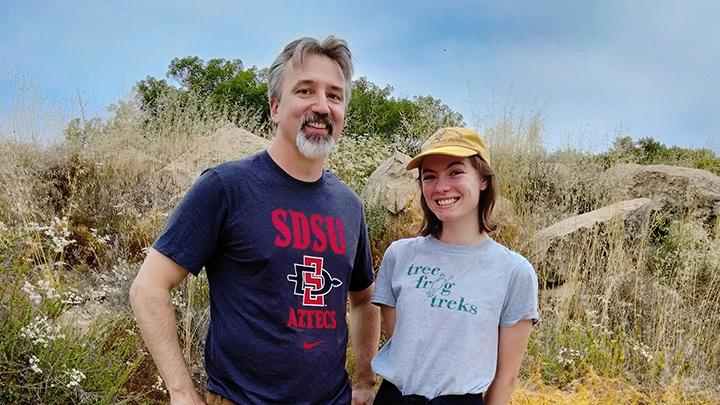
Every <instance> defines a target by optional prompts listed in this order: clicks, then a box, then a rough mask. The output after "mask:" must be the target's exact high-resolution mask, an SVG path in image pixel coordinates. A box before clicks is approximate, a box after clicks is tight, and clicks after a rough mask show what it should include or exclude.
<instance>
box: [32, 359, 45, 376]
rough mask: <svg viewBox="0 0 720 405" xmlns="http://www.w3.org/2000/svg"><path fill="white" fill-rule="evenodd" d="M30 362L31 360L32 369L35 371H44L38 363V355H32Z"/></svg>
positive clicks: (38, 372)
mask: <svg viewBox="0 0 720 405" xmlns="http://www.w3.org/2000/svg"><path fill="white" fill-rule="evenodd" d="M29 362H30V370H32V371H33V372H34V373H37V374H42V372H43V371H42V369H41V368H40V367H39V366H38V363H39V362H40V360H38V358H37V357H35V356H30V360H29Z"/></svg>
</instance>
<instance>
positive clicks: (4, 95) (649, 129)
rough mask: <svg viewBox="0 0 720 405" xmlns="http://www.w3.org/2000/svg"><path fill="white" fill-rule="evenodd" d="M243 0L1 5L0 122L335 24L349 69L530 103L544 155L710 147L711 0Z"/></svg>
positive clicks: (719, 85) (258, 56)
mask: <svg viewBox="0 0 720 405" xmlns="http://www.w3.org/2000/svg"><path fill="white" fill-rule="evenodd" d="M245 3H246V2H241V1H237V0H228V1H225V0H223V1H212V0H207V1H204V2H200V1H186V0H176V1H159V0H158V1H145V0H143V1H140V0H0V133H4V134H5V135H9V136H15V137H16V138H23V137H24V136H28V135H27V134H28V133H30V132H31V131H30V130H29V128H30V129H33V130H34V131H35V133H41V134H46V133H47V134H49V133H52V132H53V131H55V132H57V128H62V125H63V124H64V123H66V122H67V120H69V119H70V118H73V117H81V116H85V117H86V118H89V117H92V116H96V115H99V116H107V114H108V112H107V109H108V107H109V106H110V105H111V104H112V103H113V102H115V101H117V100H119V99H123V98H128V97H130V94H131V91H132V86H133V85H134V84H135V83H136V82H137V81H139V80H142V79H144V78H146V77H147V76H153V77H155V78H164V77H165V73H166V72H167V68H168V64H169V63H170V61H171V60H172V59H173V58H176V57H180V58H182V57H185V56H198V57H200V58H201V59H203V60H205V61H207V60H209V59H213V58H224V59H228V60H232V59H240V60H241V61H242V62H243V64H244V65H245V67H246V68H247V67H251V66H253V65H254V66H257V67H258V68H265V67H267V66H269V65H270V63H271V62H272V61H273V60H274V58H275V57H276V56H277V54H278V53H279V52H280V51H281V50H282V48H283V47H284V46H285V44H287V43H288V42H290V41H291V40H293V39H296V38H298V37H301V36H313V37H325V36H327V35H331V34H332V35H336V36H339V37H341V38H343V39H345V40H346V41H347V42H348V44H349V45H350V48H351V51H352V52H353V56H354V59H355V68H356V69H355V78H358V77H361V76H365V77H367V78H368V80H370V81H371V82H373V83H375V84H377V85H378V86H380V87H385V86H386V85H390V86H392V87H393V89H394V92H393V94H392V95H393V96H394V97H408V98H412V97H414V96H417V95H423V96H425V95H430V96H432V97H433V98H438V99H440V100H441V101H442V102H443V103H445V104H447V105H448V106H450V107H451V108H452V109H453V110H455V111H458V112H460V113H461V114H462V115H463V117H464V119H465V123H466V125H468V126H470V127H474V128H477V129H479V130H482V128H483V127H484V126H486V125H490V124H492V123H493V122H494V121H496V120H498V119H499V118H498V117H500V116H502V115H503V114H504V113H507V112H509V113H511V114H512V115H513V116H514V117H515V118H516V119H517V120H526V119H529V117H531V116H533V115H537V114H540V116H541V118H542V124H543V126H542V133H543V135H544V139H545V143H546V147H547V148H548V150H555V149H559V148H564V147H571V148H573V149H579V150H586V151H591V152H599V151H603V150H607V149H608V148H610V147H611V146H612V143H613V140H614V139H615V137H617V136H630V137H632V138H633V139H635V140H638V139H640V138H644V137H649V136H650V137H653V138H654V139H656V140H657V141H660V142H662V143H664V144H666V145H667V146H672V145H677V146H681V147H687V148H705V147H708V148H711V149H712V150H714V151H715V152H716V153H719V154H720V24H718V19H719V17H720V2H718V1H715V0H708V1H692V0H691V1H687V2H678V1H673V0H644V1H633V0H607V1H592V0H588V1H577V0H555V1H546V0H536V1H501V0H493V1H463V0H444V1H430V0H415V1H387V2H383V1H355V2H342V1H337V0H333V1H315V2H302V1H290V0H287V1H271V0H268V1H264V2H254V4H245ZM261 3H262V4H261Z"/></svg>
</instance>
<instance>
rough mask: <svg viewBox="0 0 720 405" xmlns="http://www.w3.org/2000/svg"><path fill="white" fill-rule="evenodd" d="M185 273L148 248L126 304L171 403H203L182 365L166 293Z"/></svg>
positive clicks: (170, 299) (173, 263) (169, 298)
mask: <svg viewBox="0 0 720 405" xmlns="http://www.w3.org/2000/svg"><path fill="white" fill-rule="evenodd" d="M187 275H188V272H187V270H185V269H184V268H182V267H180V266H179V265H178V264H177V263H175V262H174V261H172V260H171V259H170V258H168V257H167V256H165V255H163V254H162V253H160V252H158V251H157V250H155V249H152V248H151V249H150V252H149V253H148V256H147V258H145V262H143V264H142V266H141V267H140V271H139V272H138V275H137V277H135V281H134V282H133V284H132V287H130V304H131V305H132V309H133V312H135V317H136V318H137V322H138V325H140V330H141V331H142V335H143V338H144V339H145V344H146V345H147V348H148V350H149V351H150V354H151V355H152V357H153V359H154V360H155V364H156V365H157V368H158V370H159V371H160V375H161V376H162V378H163V380H164V381H165V385H166V386H167V388H168V391H169V392H170V401H171V403H172V404H205V401H203V399H202V398H201V397H200V395H199V394H198V392H197V391H196V390H195V387H194V385H193V381H192V377H191V376H190V371H189V370H188V368H187V366H186V365H185V358H184V357H183V354H182V350H181V349H180V343H179V342H178V337H177V324H176V319H175V309H174V308H173V305H172V297H171V295H170V292H171V291H172V289H173V288H174V287H175V286H176V285H178V284H179V283H180V282H181V281H182V280H183V279H185V277H186V276H187Z"/></svg>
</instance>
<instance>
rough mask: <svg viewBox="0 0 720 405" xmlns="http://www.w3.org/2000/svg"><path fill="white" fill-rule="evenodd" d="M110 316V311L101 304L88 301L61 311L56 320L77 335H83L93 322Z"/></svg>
mask: <svg viewBox="0 0 720 405" xmlns="http://www.w3.org/2000/svg"><path fill="white" fill-rule="evenodd" d="M110 317H111V315H110V312H109V311H108V310H107V309H105V307H103V306H102V304H100V303H98V302H95V301H88V302H86V303H84V304H82V305H76V306H73V307H71V308H70V309H68V310H67V311H65V312H63V313H62V314H61V315H60V316H59V317H58V322H59V323H60V324H61V325H65V326H67V327H69V328H71V329H73V330H74V331H75V333H77V335H84V334H85V333H87V331H88V330H90V327H91V326H92V324H93V322H101V321H102V320H103V319H109V318H110Z"/></svg>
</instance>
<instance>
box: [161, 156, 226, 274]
mask: <svg viewBox="0 0 720 405" xmlns="http://www.w3.org/2000/svg"><path fill="white" fill-rule="evenodd" d="M226 214H227V197H226V195H225V190H224V188H223V186H222V184H221V182H220V179H219V178H218V176H217V173H215V171H214V170H212V169H210V170H207V171H205V172H204V173H203V174H202V175H201V176H200V178H199V179H198V180H197V181H196V182H195V184H193V186H192V187H191V188H190V190H188V192H187V194H185V196H184V197H183V199H182V200H181V201H180V203H179V204H178V206H177V207H176V208H175V211H173V213H172V215H171V216H170V218H169V219H168V222H167V224H166V225H165V228H164V229H163V231H162V233H161V234H160V236H159V237H158V238H157V240H156V241H155V243H154V244H153V248H155V250H157V251H159V252H160V253H162V254H164V255H165V256H167V257H169V258H170V259H172V260H173V261H174V262H175V263H177V264H179V265H180V266H182V267H183V268H184V269H185V270H187V271H189V272H190V273H192V274H193V275H196V276H197V275H198V274H199V273H200V270H201V269H202V268H203V266H204V265H205V263H206V262H207V261H208V259H209V257H210V256H211V254H212V252H213V251H214V250H215V246H216V245H217V243H218V240H219V238H220V233H221V231H222V227H223V224H224V221H225V218H226Z"/></svg>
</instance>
